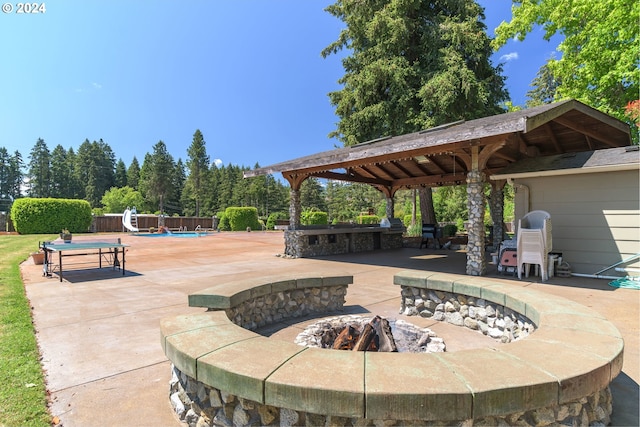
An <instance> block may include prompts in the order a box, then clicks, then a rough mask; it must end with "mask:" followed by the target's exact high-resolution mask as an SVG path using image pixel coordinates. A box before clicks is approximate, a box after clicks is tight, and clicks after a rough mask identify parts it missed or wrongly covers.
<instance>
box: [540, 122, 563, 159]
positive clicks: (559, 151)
mask: <svg viewBox="0 0 640 427" xmlns="http://www.w3.org/2000/svg"><path fill="white" fill-rule="evenodd" d="M543 127H544V131H545V132H546V133H547V138H549V141H551V143H552V144H553V146H554V147H555V151H556V153H557V154H562V153H564V150H563V149H562V147H560V143H559V142H558V138H556V135H555V133H553V129H551V125H550V124H549V123H546V124H545V125H544V126H543Z"/></svg>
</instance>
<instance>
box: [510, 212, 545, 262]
mask: <svg viewBox="0 0 640 427" xmlns="http://www.w3.org/2000/svg"><path fill="white" fill-rule="evenodd" d="M523 228H524V229H529V230H542V238H543V239H544V248H545V250H546V251H547V253H549V252H551V251H552V250H553V240H552V238H551V215H550V214H549V212H547V211H541V210H537V211H531V212H529V213H528V214H526V215H525V216H523V217H522V218H521V219H520V220H519V221H518V233H520V230H521V229H523Z"/></svg>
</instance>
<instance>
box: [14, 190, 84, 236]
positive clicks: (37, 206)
mask: <svg viewBox="0 0 640 427" xmlns="http://www.w3.org/2000/svg"><path fill="white" fill-rule="evenodd" d="M11 220H12V221H13V228H14V229H15V230H16V231H17V232H18V233H19V234H52V233H60V232H61V231H62V229H67V230H69V231H70V232H71V233H86V232H88V231H89V227H90V226H91V221H92V217H91V205H90V204H89V202H87V201H86V200H78V199H53V198H30V197H25V198H21V199H16V200H15V201H14V202H13V205H12V206H11Z"/></svg>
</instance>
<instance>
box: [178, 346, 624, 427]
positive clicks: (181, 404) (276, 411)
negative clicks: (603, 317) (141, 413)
mask: <svg viewBox="0 0 640 427" xmlns="http://www.w3.org/2000/svg"><path fill="white" fill-rule="evenodd" d="M326 351H339V350H326ZM256 357H259V355H256ZM478 369H482V367H481V366H480V367H478ZM416 381H420V378H416ZM170 396H171V397H170V400H171V405H172V406H173V409H174V410H175V412H176V414H177V415H178V417H179V418H180V420H181V421H183V422H185V423H187V424H188V425H189V427H212V426H220V427H230V426H279V427H287V426H306V427H316V426H335V427H341V426H353V427H364V426H383V425H384V426H388V427H390V426H444V425H451V426H460V427H472V426H501V425H506V426H521V427H534V426H535V427H543V426H553V425H558V424H560V425H566V426H572V425H573V426H578V425H580V426H605V425H608V424H609V423H610V419H611V417H610V416H611V412H612V410H613V409H612V399H611V391H610V390H609V387H606V388H605V389H603V390H600V391H598V392H595V393H594V394H592V395H590V396H586V397H584V398H582V399H579V400H575V401H573V402H569V403H566V404H563V405H559V406H552V407H545V408H538V409H535V410H531V411H527V412H517V413H513V414H509V415H507V416H504V417H485V418H481V419H475V420H474V419H469V420H458V421H432V422H429V421H424V420H369V419H364V418H346V417H336V416H331V415H319V414H312V413H309V412H302V411H294V410H292V409H287V408H277V407H274V406H269V405H264V404H262V403H259V402H255V401H251V400H247V399H243V398H239V397H237V396H234V395H232V394H229V393H225V392H224V391H223V390H219V389H216V388H214V387H211V386H209V385H207V384H204V383H202V382H200V381H197V380H195V379H193V378H191V377H189V376H188V375H185V374H184V373H182V372H180V370H178V369H177V368H175V367H174V366H172V377H171V382H170Z"/></svg>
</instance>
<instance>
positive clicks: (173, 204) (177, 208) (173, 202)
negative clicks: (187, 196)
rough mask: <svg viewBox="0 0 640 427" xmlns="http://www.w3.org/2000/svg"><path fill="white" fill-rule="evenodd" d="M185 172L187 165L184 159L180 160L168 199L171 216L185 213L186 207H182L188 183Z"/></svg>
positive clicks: (174, 172)
mask: <svg viewBox="0 0 640 427" xmlns="http://www.w3.org/2000/svg"><path fill="white" fill-rule="evenodd" d="M185 170H186V169H185V165H184V163H183V161H182V159H180V158H179V159H178V161H177V162H176V164H175V169H174V171H173V177H172V186H171V189H170V190H171V191H170V192H169V199H168V200H169V201H168V203H166V206H167V212H168V213H170V214H180V213H182V212H183V211H184V206H183V205H182V194H183V192H184V188H185V183H186V181H187V176H186V173H185Z"/></svg>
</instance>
